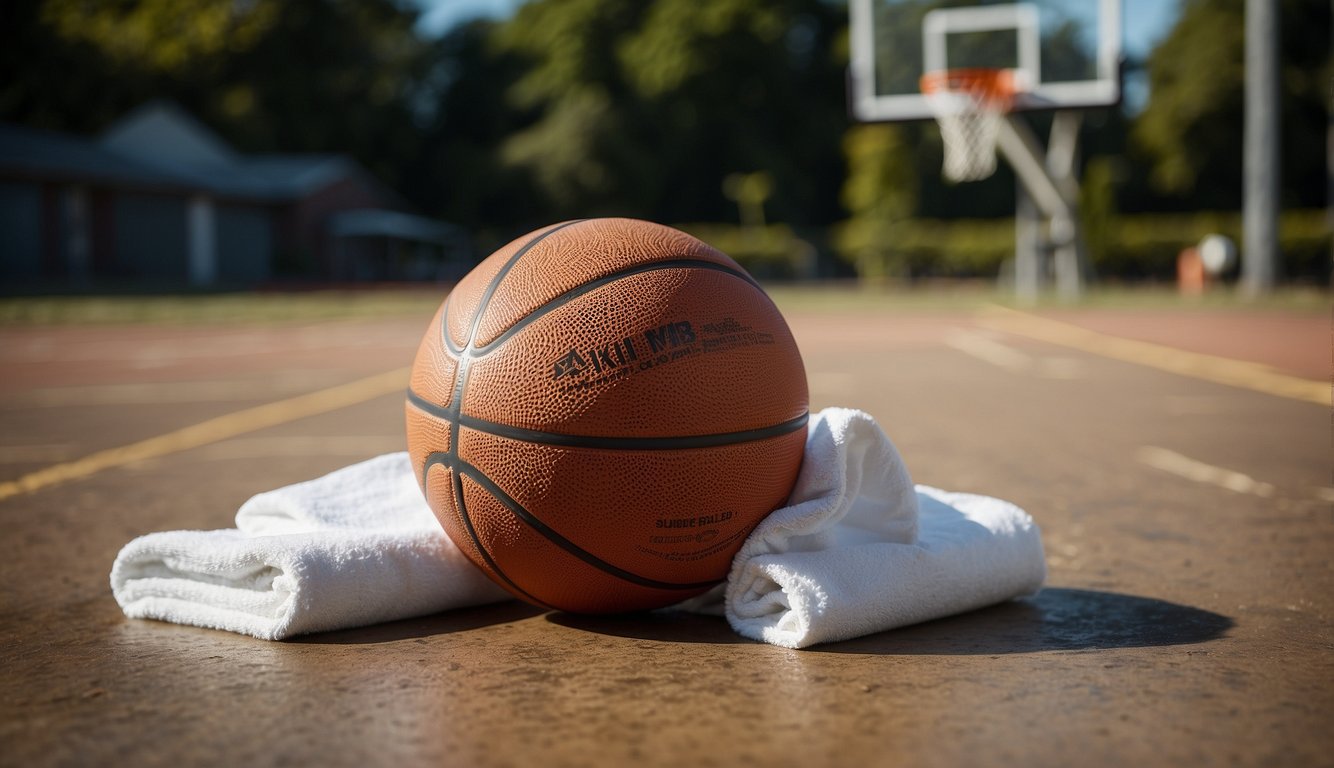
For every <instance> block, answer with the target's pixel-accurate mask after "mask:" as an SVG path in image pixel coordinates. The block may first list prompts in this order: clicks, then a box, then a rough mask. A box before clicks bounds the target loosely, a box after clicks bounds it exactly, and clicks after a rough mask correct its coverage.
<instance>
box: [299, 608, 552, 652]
mask: <svg viewBox="0 0 1334 768" xmlns="http://www.w3.org/2000/svg"><path fill="white" fill-rule="evenodd" d="M542 613H544V611H543V609H541V608H536V607H534V606H531V605H528V604H526V603H521V602H519V601H517V600H509V601H506V602H503V603H492V604H491V605H481V606H477V607H475V608H458V609H455V610H452V611H445V612H443V613H436V614H432V615H430V616H421V617H418V618H415V619H400V620H399V621H391V622H387V623H385V624H372V625H370V626H366V627H355V628H353V629H339V630H334V631H332V632H319V633H316V634H311V635H299V636H297V637H293V638H290V639H288V640H285V641H284V642H285V643H288V644H295V645H303V644H305V645H372V644H375V643H392V642H396V641H399V640H411V639H414V638H419V637H431V636H434V635H447V634H450V633H453V632H465V631H467V630H470V629H480V628H482V627H489V626H491V625H493V624H508V623H510V622H513V621H521V620H523V619H530V618H532V617H534V616H540V615H542Z"/></svg>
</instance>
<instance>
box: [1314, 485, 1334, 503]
mask: <svg viewBox="0 0 1334 768" xmlns="http://www.w3.org/2000/svg"><path fill="white" fill-rule="evenodd" d="M1315 497H1316V498H1317V499H1320V500H1321V501H1328V502H1331V503H1334V488H1317V489H1315Z"/></svg>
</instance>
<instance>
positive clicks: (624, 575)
mask: <svg viewBox="0 0 1334 768" xmlns="http://www.w3.org/2000/svg"><path fill="white" fill-rule="evenodd" d="M457 474H464V475H467V476H468V477H470V478H472V480H473V482H475V483H477V484H478V485H480V486H482V488H483V489H485V490H486V491H487V493H490V494H491V495H492V496H494V497H495V498H496V499H498V500H499V501H500V503H501V504H504V505H505V506H506V507H508V508H509V510H510V511H511V512H513V513H514V514H515V515H516V516H517V517H519V519H521V520H523V521H524V522H525V523H527V524H528V525H529V526H531V527H532V528H533V529H534V530H536V531H537V532H538V533H541V534H542V535H543V536H545V537H546V538H547V540H548V541H550V542H551V543H552V544H555V545H556V546H558V547H560V548H561V549H563V550H565V551H566V552H568V553H570V554H571V555H574V556H575V557H577V558H579V559H580V560H582V561H584V562H585V563H588V564H589V565H591V566H593V567H594V568H597V569H598V570H600V571H602V572H604V573H607V574H610V575H612V576H615V577H617V578H619V579H622V580H623V581H628V582H630V583H631V584H635V585H638V586H641V587H648V588H649V589H663V590H688V589H693V590H698V589H707V588H709V587H712V586H713V585H714V584H717V583H718V582H719V581H722V579H713V580H712V581H699V582H695V583H693V584H677V583H674V582H670V581H658V580H657V579H649V578H645V577H643V576H640V575H639V574H636V573H632V572H630V571H627V570H625V569H623V568H617V567H616V566H614V565H612V564H611V563H609V562H607V561H605V560H603V559H601V558H599V557H598V556H596V555H594V554H592V553H590V552H588V551H586V550H584V549H583V548H581V547H580V546H579V545H577V544H575V543H574V542H572V541H570V540H569V539H567V538H565V537H564V536H562V535H560V534H559V533H557V532H556V531H555V530H553V529H552V528H551V527H550V526H548V525H547V524H546V523H544V522H542V521H541V520H539V519H537V518H536V517H534V516H533V514H532V513H531V512H529V511H528V510H527V509H525V508H524V506H523V505H522V504H520V503H519V502H517V501H515V500H514V499H513V498H512V497H510V495H509V494H507V493H505V491H504V489H502V488H501V487H500V486H499V485H496V483H495V481H493V480H492V479H491V478H489V477H487V476H486V475H485V474H484V473H482V471H481V470H479V469H477V468H476V467H474V466H472V465H471V464H469V463H467V462H466V461H460V462H459V463H458V471H457Z"/></svg>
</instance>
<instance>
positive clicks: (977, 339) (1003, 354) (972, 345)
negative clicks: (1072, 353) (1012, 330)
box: [945, 331, 1084, 379]
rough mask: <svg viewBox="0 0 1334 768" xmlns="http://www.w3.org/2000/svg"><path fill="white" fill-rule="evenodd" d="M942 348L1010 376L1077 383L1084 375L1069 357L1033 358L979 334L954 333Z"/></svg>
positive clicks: (1081, 365) (1075, 361)
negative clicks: (991, 366)
mask: <svg viewBox="0 0 1334 768" xmlns="http://www.w3.org/2000/svg"><path fill="white" fill-rule="evenodd" d="M945 346H947V347H950V348H952V349H955V350H957V351H959V352H962V353H964V354H965V355H968V356H970V357H975V358H977V359H978V360H981V361H983V362H985V363H990V364H991V365H994V366H996V367H997V368H1001V369H1003V370H1006V371H1009V372H1010V373H1017V374H1033V375H1037V376H1042V377H1044V378H1048V379H1078V378H1081V377H1083V375H1084V365H1083V363H1082V362H1080V361H1079V360H1075V359H1072V358H1069V357H1039V358H1033V357H1031V356H1029V355H1027V354H1025V353H1023V352H1020V351H1019V350H1017V349H1015V348H1014V347H1010V346H1007V345H1005V344H1002V343H1000V342H999V341H996V340H995V339H992V338H989V337H987V336H984V335H983V334H980V333H972V332H970V331H954V332H953V333H951V334H950V335H949V336H947V337H945Z"/></svg>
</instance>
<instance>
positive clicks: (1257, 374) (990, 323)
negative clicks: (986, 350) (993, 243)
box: [982, 305, 1330, 407]
mask: <svg viewBox="0 0 1334 768" xmlns="http://www.w3.org/2000/svg"><path fill="white" fill-rule="evenodd" d="M982 324H983V325H984V326H986V327H988V328H993V329H995V330H1000V331H1005V332H1007V333H1014V334H1018V335H1020V336H1027V337H1029V338H1031V339H1037V340H1038V341H1045V342H1048V343H1051V344H1059V345H1061V346H1065V347H1071V348H1074V349H1078V350H1081V351H1084V352H1088V353H1091V354H1095V355H1100V356H1102V357H1109V358H1113V359H1116V360H1123V361H1125V362H1129V363H1135V364H1136V365H1143V366H1146V367H1148V368H1157V369H1158V370H1160V371H1168V372H1170V373H1175V374H1178V375H1181V376H1189V377H1192V378H1196V379H1203V380H1204V381H1212V382H1214V383H1216V384H1226V385H1228V386H1232V387H1240V388H1242V389H1249V390H1251V391H1253V392H1263V393H1265V394H1268V395H1275V396H1277V397H1286V398H1289V399H1292V400H1301V401H1304V402H1308V403H1318V404H1320V405H1324V406H1327V407H1328V406H1329V405H1330V383H1329V382H1324V381H1313V380H1311V379H1303V378H1301V377H1299V376H1292V375H1289V374H1286V373H1282V372H1279V371H1276V370H1274V369H1273V368H1270V367H1269V366H1267V365H1262V364H1260V363H1254V362H1250V361H1246V360H1232V359H1230V358H1226V357H1215V356H1213V355H1205V354H1201V353H1199V352H1187V351H1186V350H1184V349H1174V348H1172V347H1164V346H1161V345H1158V344H1150V343H1149V342H1146V341H1136V340H1133V339H1124V338H1120V337H1117V336H1108V335H1106V334H1102V333H1098V332H1096V331H1090V330H1087V329H1084V328H1080V327H1079V326H1076V325H1071V324H1069V323H1063V322H1060V321H1058V320H1051V319H1048V318H1045V317H1038V316H1037V315H1030V314H1028V313H1026V312H1019V311H1017V310H1013V309H1009V308H1007V307H1001V306H997V305H990V306H988V307H987V309H986V310H984V311H983V315H982Z"/></svg>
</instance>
